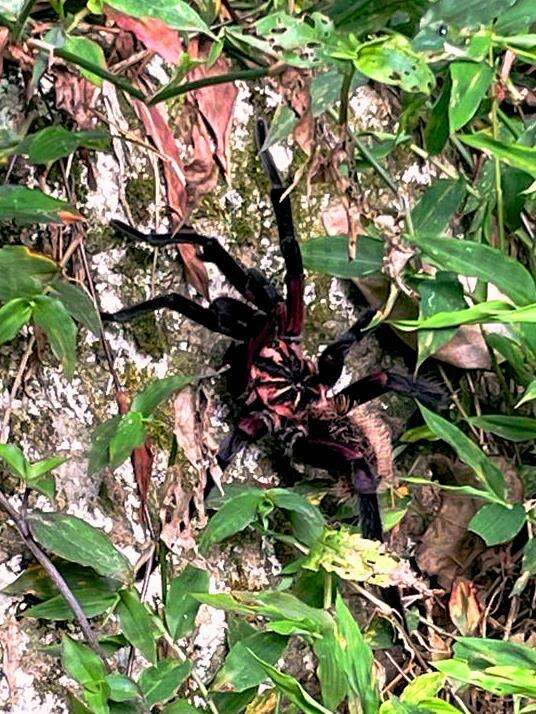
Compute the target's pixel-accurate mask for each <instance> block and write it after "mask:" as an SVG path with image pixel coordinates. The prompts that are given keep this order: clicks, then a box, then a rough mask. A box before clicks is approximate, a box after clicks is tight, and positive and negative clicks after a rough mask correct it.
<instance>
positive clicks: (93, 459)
mask: <svg viewBox="0 0 536 714" xmlns="http://www.w3.org/2000/svg"><path fill="white" fill-rule="evenodd" d="M120 423H121V415H120V414H117V415H116V416H114V417H112V418H111V419H108V420H107V421H105V422H103V423H102V424H99V426H98V427H97V428H96V429H95V431H94V432H93V434H92V435H91V446H90V449H89V453H88V468H87V471H88V474H89V475H90V476H93V475H94V474H97V473H99V471H102V469H103V468H104V467H105V466H108V464H109V463H110V442H111V440H112V439H113V437H114V436H115V434H116V433H117V429H118V428H119V424H120Z"/></svg>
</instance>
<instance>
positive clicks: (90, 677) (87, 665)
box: [62, 635, 106, 687]
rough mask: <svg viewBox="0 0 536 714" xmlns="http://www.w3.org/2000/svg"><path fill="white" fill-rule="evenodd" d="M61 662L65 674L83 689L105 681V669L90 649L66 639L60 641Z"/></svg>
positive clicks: (65, 637)
mask: <svg viewBox="0 0 536 714" xmlns="http://www.w3.org/2000/svg"><path fill="white" fill-rule="evenodd" d="M62 662H63V667H64V669H65V671H66V672H67V674H68V675H69V676H70V677H72V678H73V679H74V680H75V681H76V682H78V683H79V684H82V685H83V686H84V687H85V686H87V685H91V684H97V683H99V682H102V681H104V680H105V679H106V668H105V666H104V662H103V661H102V660H101V658H100V657H99V656H98V655H96V654H95V652H93V650H92V649H91V647H88V646H87V645H84V644H82V643H81V642H77V641H76V640H73V639H71V638H70V637H67V636H66V635H65V636H64V637H63V639H62Z"/></svg>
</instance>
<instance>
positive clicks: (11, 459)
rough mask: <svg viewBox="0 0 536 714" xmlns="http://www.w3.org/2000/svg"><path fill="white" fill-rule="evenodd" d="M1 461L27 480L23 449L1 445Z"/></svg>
mask: <svg viewBox="0 0 536 714" xmlns="http://www.w3.org/2000/svg"><path fill="white" fill-rule="evenodd" d="M0 313H1V310H0ZM0 459H1V460H2V461H4V463H6V464H7V465H8V467H9V470H10V471H11V472H12V473H13V474H15V475H16V476H20V478H22V479H25V478H26V474H27V472H28V467H29V463H28V461H27V460H26V457H25V456H24V454H23V453H22V449H20V448H19V447H18V446H15V444H0Z"/></svg>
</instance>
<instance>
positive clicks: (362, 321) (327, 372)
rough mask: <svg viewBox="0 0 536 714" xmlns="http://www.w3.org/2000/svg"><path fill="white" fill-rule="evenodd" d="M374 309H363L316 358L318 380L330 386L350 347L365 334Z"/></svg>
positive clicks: (342, 365) (339, 373)
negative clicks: (352, 322) (342, 332)
mask: <svg viewBox="0 0 536 714" xmlns="http://www.w3.org/2000/svg"><path fill="white" fill-rule="evenodd" d="M374 314H375V311H374V310H372V309H370V310H365V312H364V313H363V314H362V315H361V316H360V317H359V319H358V320H357V321H356V322H355V323H354V324H353V325H352V327H351V328H350V329H349V330H347V331H346V332H345V333H344V334H343V335H341V337H339V339H338V340H336V341H335V342H332V343H331V344H329V345H328V346H327V347H326V348H325V350H324V351H323V352H322V354H321V355H320V357H319V358H318V380H319V382H321V383H322V384H325V385H327V386H328V387H332V386H333V385H334V384H335V383H336V382H337V380H338V379H339V377H340V376H341V374H342V370H343V367H344V361H345V359H346V357H347V355H348V352H349V351H350V349H351V348H352V347H353V346H354V345H355V344H357V343H358V342H360V341H361V340H362V339H363V337H364V336H365V334H366V333H365V332H364V328H365V327H366V326H367V325H368V323H369V322H370V321H371V319H372V317H373V316H374Z"/></svg>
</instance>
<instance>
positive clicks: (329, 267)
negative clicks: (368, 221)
mask: <svg viewBox="0 0 536 714" xmlns="http://www.w3.org/2000/svg"><path fill="white" fill-rule="evenodd" d="M301 249H302V254H303V264H304V266H305V267H306V268H307V270H312V271H315V272H317V273H324V274H327V275H334V276H335V277H337V278H363V277H365V276H366V275H372V274H374V273H379V272H380V271H381V269H382V264H383V250H384V247H383V243H382V242H381V241H378V240H375V239H374V238H369V237H368V236H360V238H359V242H358V245H357V255H356V259H355V260H349V259H348V237H347V236H329V237H328V236H325V237H321V238H311V239H310V240H307V241H304V242H303V243H302V245H301Z"/></svg>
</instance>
